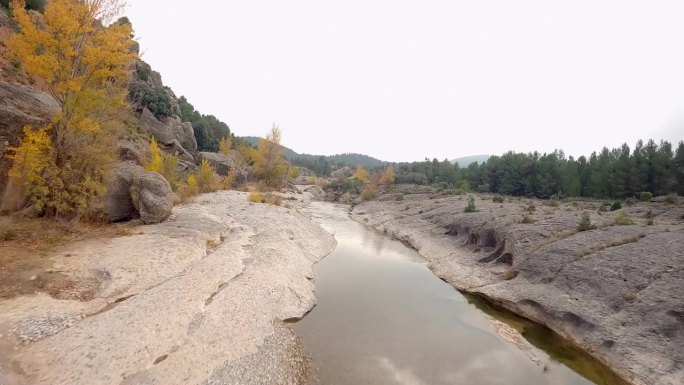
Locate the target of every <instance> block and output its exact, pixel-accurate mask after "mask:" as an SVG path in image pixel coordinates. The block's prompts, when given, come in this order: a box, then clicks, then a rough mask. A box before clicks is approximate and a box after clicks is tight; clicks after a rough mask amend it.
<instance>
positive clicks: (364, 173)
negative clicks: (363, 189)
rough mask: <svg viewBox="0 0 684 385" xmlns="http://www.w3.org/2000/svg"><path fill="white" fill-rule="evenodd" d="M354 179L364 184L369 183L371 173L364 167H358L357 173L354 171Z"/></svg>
mask: <svg viewBox="0 0 684 385" xmlns="http://www.w3.org/2000/svg"><path fill="white" fill-rule="evenodd" d="M352 178H354V179H356V180H358V181H359V182H362V183H368V181H369V180H370V173H369V172H368V170H366V169H365V168H364V167H363V166H356V171H354V175H352Z"/></svg>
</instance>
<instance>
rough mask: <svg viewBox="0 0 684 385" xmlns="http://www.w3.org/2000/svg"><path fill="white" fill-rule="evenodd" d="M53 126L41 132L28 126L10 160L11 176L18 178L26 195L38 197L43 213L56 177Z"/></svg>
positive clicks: (21, 192) (23, 193)
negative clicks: (49, 179)
mask: <svg viewBox="0 0 684 385" xmlns="http://www.w3.org/2000/svg"><path fill="white" fill-rule="evenodd" d="M48 129H49V127H43V128H40V129H38V130H33V129H31V127H30V126H26V127H24V136H23V138H22V140H21V143H19V145H18V146H17V147H12V148H10V152H11V154H10V156H9V157H10V159H11V160H12V162H13V166H12V169H10V171H9V176H10V177H13V178H16V181H17V182H18V185H17V187H18V188H19V190H20V194H21V195H22V196H31V197H33V198H34V204H35V205H36V208H37V209H38V210H43V209H44V208H45V206H46V203H47V200H48V199H49V195H50V188H49V181H48V180H46V178H47V177H48V175H50V174H54V172H55V170H54V169H51V167H52V164H51V163H50V162H49V160H50V159H52V154H53V149H52V139H51V138H50V136H49V135H48Z"/></svg>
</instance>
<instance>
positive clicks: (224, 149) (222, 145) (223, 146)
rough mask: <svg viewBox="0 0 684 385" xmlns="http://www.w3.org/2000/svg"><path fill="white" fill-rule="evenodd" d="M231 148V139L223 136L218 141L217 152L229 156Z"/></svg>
mask: <svg viewBox="0 0 684 385" xmlns="http://www.w3.org/2000/svg"><path fill="white" fill-rule="evenodd" d="M232 149H233V141H232V140H231V139H229V138H226V137H225V136H224V137H223V138H221V140H220V141H219V152H220V153H221V154H223V155H225V156H230V152H231V150H232Z"/></svg>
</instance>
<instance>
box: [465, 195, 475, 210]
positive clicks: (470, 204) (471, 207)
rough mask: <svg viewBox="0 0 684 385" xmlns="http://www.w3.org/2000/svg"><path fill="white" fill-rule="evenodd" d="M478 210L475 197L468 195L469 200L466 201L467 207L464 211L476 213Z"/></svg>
mask: <svg viewBox="0 0 684 385" xmlns="http://www.w3.org/2000/svg"><path fill="white" fill-rule="evenodd" d="M476 211H477V206H476V205H475V198H473V196H472V195H468V200H467V202H466V207H465V210H464V212H466V213H474V212H476Z"/></svg>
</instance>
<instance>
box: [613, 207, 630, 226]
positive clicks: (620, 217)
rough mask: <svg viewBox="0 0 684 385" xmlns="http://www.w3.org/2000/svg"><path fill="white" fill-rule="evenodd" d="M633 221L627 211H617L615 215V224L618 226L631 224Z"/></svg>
mask: <svg viewBox="0 0 684 385" xmlns="http://www.w3.org/2000/svg"><path fill="white" fill-rule="evenodd" d="M633 223H634V221H632V217H631V216H630V215H629V213H627V212H625V211H621V212H619V213H618V214H617V215H616V216H615V224H616V225H619V226H626V225H631V224H633Z"/></svg>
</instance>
